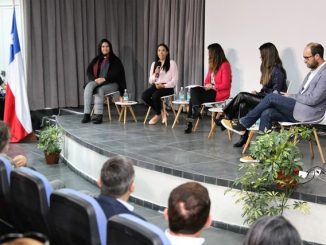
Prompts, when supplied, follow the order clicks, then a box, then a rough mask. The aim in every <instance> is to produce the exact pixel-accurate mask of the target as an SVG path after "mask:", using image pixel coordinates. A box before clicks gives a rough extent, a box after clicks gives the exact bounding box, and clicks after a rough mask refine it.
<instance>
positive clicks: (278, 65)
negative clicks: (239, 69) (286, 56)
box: [223, 43, 287, 147]
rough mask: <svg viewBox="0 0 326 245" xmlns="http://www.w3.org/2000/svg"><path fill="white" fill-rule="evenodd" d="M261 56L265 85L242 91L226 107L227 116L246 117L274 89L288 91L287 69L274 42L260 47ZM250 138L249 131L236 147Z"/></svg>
mask: <svg viewBox="0 0 326 245" xmlns="http://www.w3.org/2000/svg"><path fill="white" fill-rule="evenodd" d="M259 50H260V58H261V65H260V71H261V77H260V84H261V85H262V86H263V87H262V88H261V90H260V91H259V92H257V91H252V92H251V93H248V92H240V93H239V94H238V95H237V96H235V97H234V98H233V100H231V101H230V103H228V104H227V105H226V107H225V108H224V110H223V111H224V113H225V116H226V117H227V118H228V119H229V120H233V119H239V118H241V117H244V116H245V115H246V114H247V113H248V112H249V111H250V110H252V109H253V108H254V107H255V106H256V105H258V103H259V102H260V101H262V99H263V98H264V97H265V96H266V95H267V94H270V93H272V92H274V91H276V92H278V93H279V92H286V90H287V85H286V71H285V69H284V68H283V65H282V61H281V59H280V56H279V54H278V51H277V49H276V47H275V45H274V44H272V43H264V44H263V45H261V46H260V47H259ZM247 139H248V131H246V133H245V134H244V135H243V136H241V137H240V140H239V141H238V142H237V143H235V144H234V145H233V146H234V147H242V146H243V145H244V144H245V143H246V141H247Z"/></svg>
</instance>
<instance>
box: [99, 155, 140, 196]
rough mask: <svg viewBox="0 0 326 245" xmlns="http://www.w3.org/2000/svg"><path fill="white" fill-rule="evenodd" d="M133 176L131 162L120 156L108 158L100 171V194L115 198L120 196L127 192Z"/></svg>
mask: <svg viewBox="0 0 326 245" xmlns="http://www.w3.org/2000/svg"><path fill="white" fill-rule="evenodd" d="M134 176H135V171H134V168H133V164H132V161H131V160H129V159H127V158H125V157H122V156H115V157H112V158H110V159H109V160H107V161H106V162H105V163H104V165H103V167H102V169H101V181H102V187H101V193H102V194H104V195H109V196H112V197H115V198H117V197H120V196H122V195H123V194H125V193H126V192H127V191H128V188H129V186H130V184H131V183H132V181H133V180H134Z"/></svg>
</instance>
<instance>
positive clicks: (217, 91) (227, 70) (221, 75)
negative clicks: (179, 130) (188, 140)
mask: <svg viewBox="0 0 326 245" xmlns="http://www.w3.org/2000/svg"><path fill="white" fill-rule="evenodd" d="M231 81H232V77H231V66H230V63H229V62H228V60H227V59H226V57H225V54H224V50H223V48H222V47H221V45H220V44H218V43H213V44H210V45H209V46H208V72H207V75H206V78H205V81H204V87H194V88H191V90H190V94H191V96H190V101H189V110H188V119H187V121H188V123H187V128H186V129H185V131H184V132H185V134H190V133H191V132H192V126H193V125H192V123H193V121H194V120H195V119H197V118H198V117H199V116H200V112H199V110H200V105H201V104H202V103H206V102H215V101H223V100H225V99H227V98H229V97H230V90H231Z"/></svg>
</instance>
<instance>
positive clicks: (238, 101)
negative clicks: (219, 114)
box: [223, 92, 264, 120]
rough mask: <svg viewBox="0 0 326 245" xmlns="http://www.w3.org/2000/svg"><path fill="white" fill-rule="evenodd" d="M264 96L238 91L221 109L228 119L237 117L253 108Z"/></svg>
mask: <svg viewBox="0 0 326 245" xmlns="http://www.w3.org/2000/svg"><path fill="white" fill-rule="evenodd" d="M263 98H264V96H262V95H260V94H251V93H247V92H241V93H238V95H237V96H236V97H234V98H233V99H232V100H231V101H230V102H229V103H228V104H227V105H226V106H225V108H224V109H223V111H224V113H225V115H226V117H227V118H228V119H230V120H232V119H239V118H241V117H243V116H245V115H247V113H248V112H249V111H250V110H252V109H253V108H255V106H256V105H258V104H259V102H260V101H262V99H263Z"/></svg>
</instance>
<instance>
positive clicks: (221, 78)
mask: <svg viewBox="0 0 326 245" xmlns="http://www.w3.org/2000/svg"><path fill="white" fill-rule="evenodd" d="M214 80H215V90H216V97H215V101H223V100H226V99H228V98H229V97H230V90H231V81H232V75H231V66H230V63H229V62H224V63H223V64H222V65H221V66H220V69H218V71H217V72H216V74H215V78H214ZM210 83H211V71H210V70H208V73H207V75H206V78H205V82H204V85H206V84H210Z"/></svg>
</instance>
